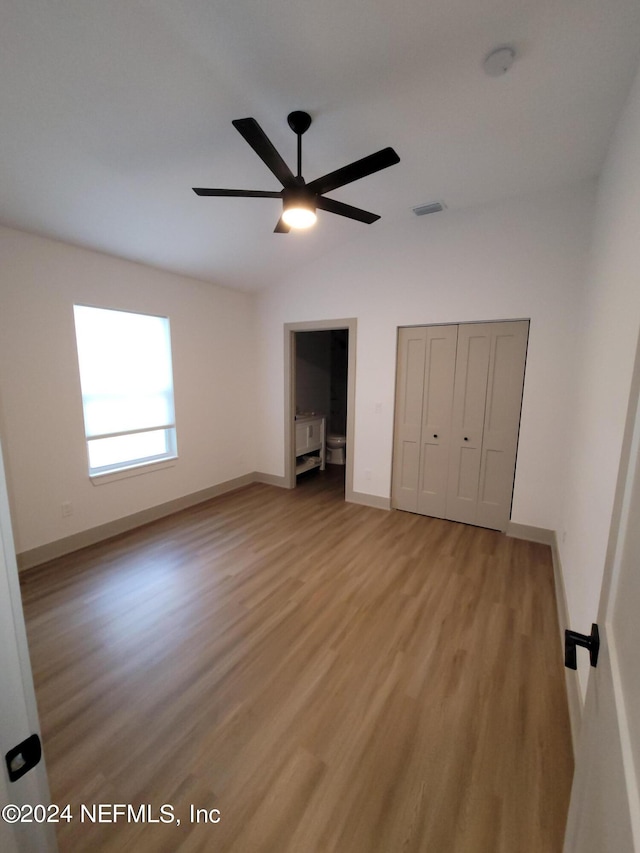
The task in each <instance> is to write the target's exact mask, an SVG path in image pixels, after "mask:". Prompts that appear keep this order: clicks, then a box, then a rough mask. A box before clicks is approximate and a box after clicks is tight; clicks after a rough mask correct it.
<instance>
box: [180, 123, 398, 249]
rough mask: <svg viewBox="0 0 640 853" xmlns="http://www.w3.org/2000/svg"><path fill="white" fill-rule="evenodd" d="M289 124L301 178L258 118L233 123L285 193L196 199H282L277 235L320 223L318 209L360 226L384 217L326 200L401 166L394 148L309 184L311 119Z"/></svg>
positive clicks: (207, 192)
mask: <svg viewBox="0 0 640 853" xmlns="http://www.w3.org/2000/svg"><path fill="white" fill-rule="evenodd" d="M287 122H288V124H289V127H290V128H291V130H292V131H293V132H294V133H295V134H296V136H297V137H298V174H297V175H294V174H293V172H292V171H291V169H290V168H289V167H288V166H287V164H286V163H285V162H284V160H283V159H282V157H281V156H280V154H278V152H277V151H276V149H275V147H274V145H273V143H272V142H271V140H270V139H269V138H268V136H267V135H266V133H265V132H264V130H263V129H262V128H261V127H260V125H259V124H258V122H257V121H256V120H255V119H254V118H240V119H236V120H235V121H233V122H232V124H233V126H234V127H235V128H236V129H237V130H238V131H239V132H240V133H241V135H242V136H243V137H244V138H245V139H246V141H247V142H248V143H249V145H250V146H251V147H252V148H253V150H254V151H255V152H256V154H257V155H258V157H260V159H261V160H262V161H263V162H264V163H265V165H266V166H267V167H268V168H269V169H271V171H272V172H273V174H274V175H275V176H276V178H277V179H278V180H279V181H280V183H281V184H282V187H283V189H281V190H279V191H277V192H270V191H268V190H222V189H208V188H206V187H193V191H194V193H196V195H202V196H242V197H245V198H281V199H282V203H283V213H282V216H281V217H280V219H279V220H278V224H277V225H276V227H275V229H274V231H275V232H276V233H277V234H286V233H287V232H288V231H289V230H290V229H291V228H307V227H308V226H309V225H313V223H314V222H315V221H316V208H320V210H326V211H328V212H329V213H337V214H338V215H339V216H346V217H347V218H348V219H356V220H358V222H366V223H367V224H371V223H372V222H375V221H376V219H380V217H379V216H378V215H377V214H376V213H369V212H368V211H367V210H361V209H360V208H359V207H352V206H351V205H350V204H343V203H342V202H340V201H335V200H334V199H332V198H325V193H328V192H331V191H332V190H336V189H338V188H339V187H343V186H344V185H345V184H350V183H351V182H352V181H357V180H359V179H360V178H366V177H367V175H372V174H373V173H374V172H379V171H380V170H381V169H386V168H387V167H388V166H393V165H394V164H395V163H399V162H400V158H399V157H398V155H397V154H396V152H395V151H394V150H393V148H383V149H382V150H381V151H377V152H376V153H375V154H370V155H369V156H368V157H363V158H362V160H356V161H355V162H353V163H350V164H349V165H348V166H343V167H342V168H341V169H336V171H335V172H329V174H328V175H324V176H323V177H322V178H316V180H315V181H311V182H310V183H306V181H305V180H304V178H303V177H302V134H303V133H305V132H306V131H307V130H308V129H309V126H310V125H311V116H310V115H309V114H308V113H305V112H302V111H301V110H296V111H295V112H292V113H289V115H288V116H287Z"/></svg>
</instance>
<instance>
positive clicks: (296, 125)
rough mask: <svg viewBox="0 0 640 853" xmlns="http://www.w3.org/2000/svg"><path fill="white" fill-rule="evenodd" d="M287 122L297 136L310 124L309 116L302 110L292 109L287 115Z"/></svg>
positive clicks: (304, 131) (307, 128)
mask: <svg viewBox="0 0 640 853" xmlns="http://www.w3.org/2000/svg"><path fill="white" fill-rule="evenodd" d="M287 124H288V125H289V127H290V128H291V130H292V131H293V132H294V133H295V134H296V135H297V136H302V134H303V133H306V131H307V130H309V127H310V126H311V116H310V115H309V113H305V112H303V111H302V110H294V112H292V113H289V115H288V116H287Z"/></svg>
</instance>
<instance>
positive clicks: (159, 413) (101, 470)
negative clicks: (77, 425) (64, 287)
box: [73, 305, 177, 476]
mask: <svg viewBox="0 0 640 853" xmlns="http://www.w3.org/2000/svg"><path fill="white" fill-rule="evenodd" d="M73 310H74V315H75V323H76V342H77V345H78V362H79V365H80V384H81V387H82V406H83V409H84V428H85V435H86V438H87V450H88V455H89V474H90V475H91V476H94V475H100V474H106V473H109V472H111V471H119V470H122V469H125V468H132V467H135V466H138V465H146V464H149V463H150V462H156V461H158V460H162V459H171V458H173V457H175V456H176V452H177V447H176V425H175V414H174V407H173V375H172V369H171V334H170V330H169V319H168V318H167V317H154V316H151V315H149V314H133V313H130V312H128V311H115V310H111V309H105V308H89V307H87V306H85V305H74V306H73Z"/></svg>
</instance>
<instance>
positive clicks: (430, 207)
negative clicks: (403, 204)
mask: <svg viewBox="0 0 640 853" xmlns="http://www.w3.org/2000/svg"><path fill="white" fill-rule="evenodd" d="M445 209H446V205H445V204H443V203H442V202H441V201H432V202H430V203H429V204H421V205H419V206H418V207H414V208H413V212H414V213H415V215H416V216H426V214H427V213H440V211H441V210H445Z"/></svg>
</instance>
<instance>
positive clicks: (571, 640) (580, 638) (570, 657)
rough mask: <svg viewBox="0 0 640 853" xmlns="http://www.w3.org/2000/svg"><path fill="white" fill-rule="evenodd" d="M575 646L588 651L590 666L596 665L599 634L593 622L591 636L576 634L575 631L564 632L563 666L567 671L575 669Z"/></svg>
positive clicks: (576, 663) (576, 664) (576, 666)
mask: <svg viewBox="0 0 640 853" xmlns="http://www.w3.org/2000/svg"><path fill="white" fill-rule="evenodd" d="M576 646H583V647H584V648H585V649H589V660H590V661H591V666H597V665H598V652H599V651H600V632H599V631H598V626H597V625H596V624H595V622H594V623H593V624H592V626H591V635H590V636H587V635H586V634H578V633H576V632H575V631H569V630H567V631H565V632H564V665H565V666H566V667H567V668H568V669H577V668H578V662H577V660H576Z"/></svg>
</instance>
